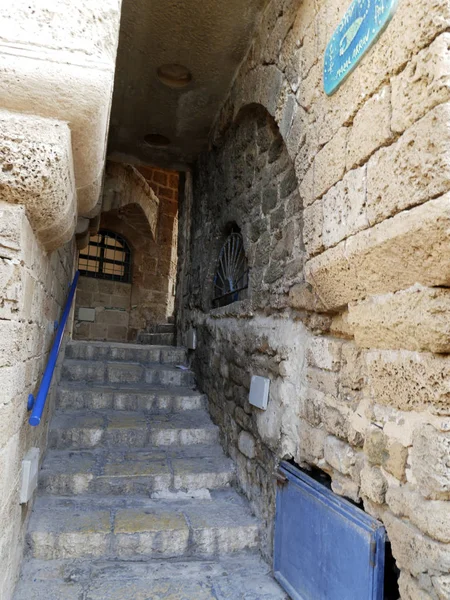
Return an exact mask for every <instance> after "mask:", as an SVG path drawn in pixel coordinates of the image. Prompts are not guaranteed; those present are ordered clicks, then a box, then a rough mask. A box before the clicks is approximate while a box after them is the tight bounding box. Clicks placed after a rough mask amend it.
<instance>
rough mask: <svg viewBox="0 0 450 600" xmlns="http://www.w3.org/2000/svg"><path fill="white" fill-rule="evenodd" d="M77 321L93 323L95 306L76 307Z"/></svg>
mask: <svg viewBox="0 0 450 600" xmlns="http://www.w3.org/2000/svg"><path fill="white" fill-rule="evenodd" d="M78 321H88V322H89V323H93V322H94V321H95V308H85V307H82V306H80V308H79V309H78Z"/></svg>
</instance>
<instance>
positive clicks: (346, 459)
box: [324, 435, 356, 475]
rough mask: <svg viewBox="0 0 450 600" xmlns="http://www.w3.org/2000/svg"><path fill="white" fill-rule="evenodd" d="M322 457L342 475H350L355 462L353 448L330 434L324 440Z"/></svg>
mask: <svg viewBox="0 0 450 600" xmlns="http://www.w3.org/2000/svg"><path fill="white" fill-rule="evenodd" d="M324 458H325V460H326V461H327V463H328V464H329V465H330V466H332V467H333V469H336V470H337V471H339V472H340V473H342V474H343V475H350V474H351V472H352V470H353V467H354V465H355V463H356V454H355V451H354V450H353V448H352V447H351V446H349V445H348V444H346V443H345V442H343V441H342V440H339V439H338V438H336V437H334V436H332V435H329V436H328V437H327V438H326V440H325V445H324Z"/></svg>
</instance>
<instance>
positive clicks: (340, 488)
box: [331, 473, 361, 503]
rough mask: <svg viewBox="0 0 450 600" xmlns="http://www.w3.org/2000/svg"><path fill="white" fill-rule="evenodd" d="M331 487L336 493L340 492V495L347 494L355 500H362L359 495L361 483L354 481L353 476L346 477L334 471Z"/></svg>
mask: <svg viewBox="0 0 450 600" xmlns="http://www.w3.org/2000/svg"><path fill="white" fill-rule="evenodd" d="M331 489H332V490H333V492H334V493H335V494H338V495H339V496H345V497H346V498H349V499H350V500H352V501H353V502H356V503H359V502H360V501H361V498H360V495H359V485H358V484H357V483H356V482H355V481H353V479H351V477H345V476H344V475H341V474H340V473H333V479H332V481H331Z"/></svg>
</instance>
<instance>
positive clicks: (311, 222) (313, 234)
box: [303, 200, 325, 256]
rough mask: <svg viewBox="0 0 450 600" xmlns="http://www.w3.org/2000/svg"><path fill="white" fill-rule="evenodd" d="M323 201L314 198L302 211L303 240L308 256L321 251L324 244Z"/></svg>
mask: <svg viewBox="0 0 450 600" xmlns="http://www.w3.org/2000/svg"><path fill="white" fill-rule="evenodd" d="M323 219H324V214H323V201H322V200H316V202H314V204H311V205H310V206H307V207H306V208H305V209H304V211H303V241H304V243H305V247H306V251H307V253H308V256H315V255H316V254H319V253H320V252H323V250H324V249H325V248H324V245H323V239H322V233H323V229H324V223H323Z"/></svg>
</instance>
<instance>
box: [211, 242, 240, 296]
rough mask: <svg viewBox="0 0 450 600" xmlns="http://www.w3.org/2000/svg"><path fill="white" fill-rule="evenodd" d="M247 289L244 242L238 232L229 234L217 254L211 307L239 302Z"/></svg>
mask: <svg viewBox="0 0 450 600" xmlns="http://www.w3.org/2000/svg"><path fill="white" fill-rule="evenodd" d="M247 288H248V263H247V257H246V256H245V249H244V241H243V239H242V235H241V234H240V233H238V232H233V233H231V234H230V235H229V236H228V238H227V240H226V242H225V244H224V245H223V246H222V249H221V251H220V254H219V260H218V264H217V270H216V274H215V277H214V299H213V306H214V307H219V306H226V305H227V304H231V303H232V302H236V300H241V299H242V297H243V293H244V290H246V289H247Z"/></svg>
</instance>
